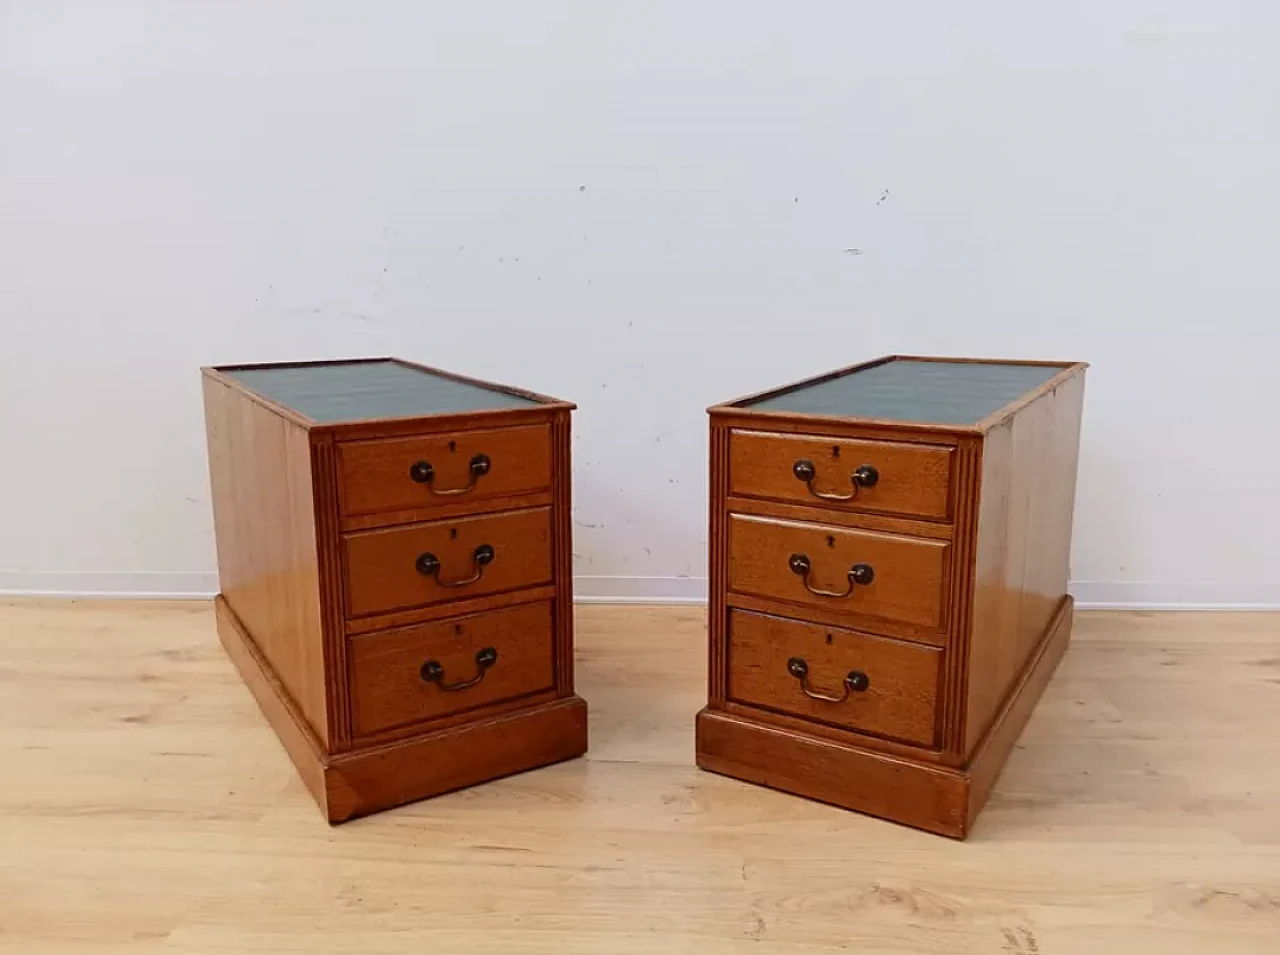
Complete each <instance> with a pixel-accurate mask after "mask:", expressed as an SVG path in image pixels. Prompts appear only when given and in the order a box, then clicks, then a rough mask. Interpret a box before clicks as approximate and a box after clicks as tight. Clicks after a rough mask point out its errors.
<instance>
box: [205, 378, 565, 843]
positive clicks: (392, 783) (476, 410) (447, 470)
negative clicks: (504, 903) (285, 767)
mask: <svg viewBox="0 0 1280 955" xmlns="http://www.w3.org/2000/svg"><path fill="white" fill-rule="evenodd" d="M203 374H204V398H205V415H206V424H207V431H208V444H209V467H210V478H211V483H212V490H213V508H214V525H215V532H216V537H217V550H218V573H219V578H220V581H221V594H220V595H219V597H218V598H217V601H216V609H217V624H218V633H219V636H220V638H221V640H222V642H223V645H224V646H225V647H226V649H227V652H228V653H229V654H230V656H231V658H232V659H233V660H234V661H235V663H236V665H237V666H238V667H239V669H240V672H241V674H242V675H243V677H244V679H245V681H246V682H247V683H248V685H249V687H250V689H251V690H252V691H253V694H254V696H255V697H256V698H257V700H258V703H259V705H260V706H261V708H262V710H263V712H264V713H265V715H266V716H267V718H268V720H269V721H270V723H271V725H272V726H273V727H274V729H275V730H276V732H277V734H278V735H279V736H280V738H281V740H282V742H283V743H284V745H285V748H286V750H287V751H288V753H289V755H290V757H291V758H292V759H293V762H294V764H295V765H296V766H297V768H298V771H299V772H300V773H301V776H302V778H303V780H304V782H305V783H306V785H307V787H308V788H309V789H310V790H311V793H312V794H313V795H314V796H315V798H316V800H317V801H318V802H319V804H320V806H321V808H322V809H323V810H324V812H325V814H326V815H327V817H328V818H329V820H330V821H331V822H341V821H342V820H344V819H348V818H351V817H353V816H357V815H362V814H364V813H368V812H373V811H376V810H379V809H385V808H388V807H390V806H394V805H399V804H402V803H406V802H410V801H412V800H415V799H420V798H423V797H425V796H430V795H434V794H437V793H441V792H445V791H447V790H452V789H457V788H460V787H463V786H468V785H471V784H473V783H477V782H481V781H484V780H488V779H493V778H495V777H498V776H503V775H507V774H510V773H514V772H519V771H521V770H526V769H530V768H533V767H535V766H540V765H544V764H547V763H551V762H555V761H557V760H563V759H568V758H570V757H573V756H578V755H580V754H582V753H583V752H584V751H585V750H586V746H587V723H586V705H585V704H584V703H583V701H582V700H581V699H580V698H579V697H577V696H576V695H575V694H574V688H573V631H572V627H573V616H572V613H573V608H572V580H571V576H570V573H571V572H570V559H571V541H570V514H569V501H570V494H569V491H570V489H569V481H570V470H569V414H570V411H571V410H572V408H573V405H571V404H569V403H567V402H562V401H557V400H555V399H552V398H547V397H544V396H541V395H535V394H531V393H528V392H524V391H518V390H515V389H511V388H506V387H502V386H498V385H493V384H489V383H485V382H478V381H473V380H471V379H466V378H462V377H460V376H456V375H451V374H448V373H445V372H440V371H436V370H434V369H428V368H424V367H422V366H418V365H414V364H411V363H409V362H402V361H399V360H396V359H371V360H359V361H343V362H316V363H309V364H296V365H242V366H234V367H223V368H206V369H204V372H203Z"/></svg>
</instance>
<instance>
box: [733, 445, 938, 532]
mask: <svg viewBox="0 0 1280 955" xmlns="http://www.w3.org/2000/svg"><path fill="white" fill-rule="evenodd" d="M951 458H952V449H951V448H949V447H945V446H940V445H922V444H907V443H899V442H893V441H868V440H863V439H849V438H831V439H825V438H820V437H815V436H809V435H796V434H777V433H769V432H764V431H742V430H735V431H733V432H732V433H731V435H730V438H729V492H730V493H731V494H735V495H742V496H744V497H760V498H766V499H769V500H777V501H782V502H784V503H791V504H807V505H810V506H815V507H822V508H825V509H829V510H832V511H836V512H839V511H846V510H847V511H868V512H872V513H883V514H895V515H898V516H905V517H916V518H920V519H923V520H937V521H943V520H946V519H947V518H948V517H949V516H950V507H951ZM798 461H808V462H811V463H812V464H813V466H814V471H815V473H816V476H815V477H814V479H813V480H812V481H810V482H809V483H808V484H806V483H805V481H803V480H801V479H798V478H797V477H796V475H795V470H794V468H795V464H796V462H798ZM862 466H870V467H873V468H875V469H876V471H877V473H878V475H879V479H878V480H877V481H876V483H875V484H874V485H872V486H870V487H861V486H859V485H858V484H857V483H856V482H854V481H853V478H852V476H853V473H854V471H855V470H857V469H858V468H859V467H862ZM819 494H825V495H835V496H846V497H847V496H850V495H852V497H850V499H849V500H847V501H833V500H831V499H830V497H827V498H822V497H819V496H817V495H819Z"/></svg>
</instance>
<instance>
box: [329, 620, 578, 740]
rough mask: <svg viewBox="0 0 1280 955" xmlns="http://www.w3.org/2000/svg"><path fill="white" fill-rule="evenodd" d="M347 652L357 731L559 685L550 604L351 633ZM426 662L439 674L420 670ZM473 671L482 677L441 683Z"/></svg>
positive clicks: (374, 730) (368, 731)
mask: <svg viewBox="0 0 1280 955" xmlns="http://www.w3.org/2000/svg"><path fill="white" fill-rule="evenodd" d="M485 649H492V650H494V651H495V652H496V654H497V659H496V660H495V662H494V663H493V664H492V665H490V666H489V667H488V668H487V669H479V668H478V664H477V662H476V655H477V654H478V653H480V652H482V651H483V650H485ZM348 657H349V659H350V667H351V710H352V717H353V720H354V725H353V727H352V729H353V731H354V732H355V734H356V735H357V736H365V735H369V734H371V733H377V732H379V731H381V730H386V729H390V728H392V727H396V726H402V725H404V724H406V723H414V722H419V721H422V720H429V719H433V718H438V717H441V716H447V715H449V714H451V713H455V712H458V711H459V710H465V709H471V710H474V709H476V708H477V707H482V706H485V705H487V704H492V703H497V702H499V701H502V700H506V699H509V698H511V697H516V696H524V695H527V694H530V693H536V692H538V691H539V690H546V689H550V688H551V687H552V686H554V685H555V674H554V669H553V666H552V663H553V660H554V652H553V648H552V617H551V604H550V603H548V602H539V603H531V604H520V605H517V606H515V607H507V608H504V609H502V610H492V611H488V612H485V613H479V614H472V615H469V616H465V617H450V618H449V619H447V620H438V621H435V622H433V623H424V624H418V625H417V626H413V627H404V628H401V629H397V630H384V631H380V632H378V633H370V634H365V635H364V636H360V637H354V638H352V640H351V643H350V649H349V652H348ZM428 661H436V662H437V663H439V664H440V665H441V666H442V667H443V669H444V672H443V675H442V676H441V678H440V679H439V680H436V681H427V680H424V678H423V677H422V675H421V669H422V666H423V665H424V664H426V663H427V662H428ZM476 676H479V677H480V680H479V681H478V682H476V683H475V685H473V686H469V687H466V688H463V689H457V690H446V689H444V687H445V686H449V685H451V684H455V683H458V682H460V681H468V680H471V679H473V678H475V677H476Z"/></svg>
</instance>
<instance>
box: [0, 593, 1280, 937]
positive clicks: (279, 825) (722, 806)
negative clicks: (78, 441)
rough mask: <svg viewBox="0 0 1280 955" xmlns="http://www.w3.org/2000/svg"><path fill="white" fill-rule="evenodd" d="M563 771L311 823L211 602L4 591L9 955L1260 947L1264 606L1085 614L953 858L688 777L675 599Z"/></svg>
mask: <svg viewBox="0 0 1280 955" xmlns="http://www.w3.org/2000/svg"><path fill="white" fill-rule="evenodd" d="M577 630H578V644H579V653H578V657H579V659H578V678H579V692H580V693H581V694H582V695H583V696H584V697H585V698H586V699H587V701H588V703H589V704H590V707H591V710H590V718H591V746H592V749H591V752H590V753H589V755H588V757H587V758H586V759H584V760H577V761H574V762H570V763H565V764H561V765H557V766H552V767H548V768H546V769H543V770H538V771H535V772H531V773H527V774H524V775H521V776H516V777H513V778H510V779H504V780H500V781H498V782H495V783H492V784H490V785H485V786H480V787H476V788H474V789H470V790H466V791H463V792H459V793H454V794H451V795H448V796H444V797H441V798H438V799H434V800H429V801H425V802H421V803H417V804H414V805H411V806H407V807H404V808H403V809H399V810H394V811H391V812H387V813H382V814H380V815H377V816H373V817H370V818H367V819H361V820H357V821H355V822H351V823H348V824H347V825H344V826H341V827H338V828H330V827H329V826H328V825H327V824H326V823H325V822H324V821H323V819H322V818H321V815H320V813H319V811H318V810H317V809H316V807H315V805H314V803H313V802H312V801H311V799H310V797H309V796H308V795H307V793H306V792H305V791H304V789H303V786H302V783H301V782H300V780H299V779H298V778H297V776H296V774H295V773H294V771H293V768H292V766H291V764H290V763H289V761H288V759H287V758H286V756H285V754H284V752H283V750H282V749H281V747H280V745H279V743H278V742H277V741H276V739H275V737H274V736H273V735H272V734H271V732H270V730H269V729H268V728H267V725H266V723H265V721H264V720H263V719H262V717H261V715H260V714H259V713H258V711H257V709H256V707H255V705H254V703H253V701H252V698H251V697H250V696H249V693H248V691H247V690H246V689H245V688H244V687H243V686H242V685H241V684H240V682H239V681H238V679H237V678H236V676H235V673H234V671H233V669H232V667H231V664H230V663H229V662H228V661H227V659H226V658H225V656H224V655H223V653H222V650H221V648H220V647H219V646H218V642H217V638H216V636H215V634H214V629H213V618H212V613H211V610H210V609H209V607H208V605H204V604H181V603H167V604H166V603H145V604H139V603H110V602H83V601H76V602H53V601H8V602H0V951H2V952H6V953H7V952H15V953H23V955H28V953H30V955H50V953H58V955H71V953H90V952H92V953H95V955H97V953H108V955H110V953H114V952H117V951H118V952H125V951H128V952H131V953H141V955H150V953H166V955H172V953H200V955H218V953H230V952H262V953H265V952H271V953H282V952H287V953H292V952H297V953H308V955H311V953H315V952H339V951H340V952H362V953H363V952H368V953H387V955H392V953H414V955H419V953H421V952H423V951H435V952H455V951H456V952H467V953H471V955H485V953H490V952H495V953H496V952H502V953H504V955H509V953H511V952H521V953H526V952H527V953H535V955H537V953H548V955H550V953H555V955H565V953H590V955H601V953H604V955H607V953H661V955H676V953H684V952H689V953H694V952H696V953H700V955H720V953H729V952H742V951H751V952H763V953H769V952H777V953H793V952H794V953H799V952H806V953H811V952H839V951H861V952H902V953H907V952H919V953H926V952H928V953H933V952H948V953H993V952H1013V953H1016V955H1064V953H1080V955H1108V953H1125V955H1128V953H1135V952H1137V953H1141V952H1152V953H1156V952H1158V953H1160V955H1183V953H1187V955H1190V953H1210V955H1237V953H1249V955H1255V953H1257V955H1260V953H1264V952H1266V953H1274V952H1275V951H1277V950H1278V949H1277V945H1278V944H1280V942H1278V940H1280V759H1277V755H1278V750H1280V744H1277V742H1276V737H1275V727H1277V726H1280V616H1277V615H1273V614H1208V613H1205V614H1136V613H1134V614H1123V613H1105V614H1100V613H1092V614H1091V613H1079V614H1078V615H1077V623H1076V635H1075V638H1074V641H1073V643H1072V646H1071V649H1070V650H1068V652H1067V655H1066V657H1065V659H1064V660H1063V663H1062V666H1061V667H1060V668H1059V670H1058V673H1057V675H1056V676H1055V677H1054V679H1053V681H1052V682H1051V684H1050V686H1049V689H1048V691H1047V693H1046V695H1045V698H1044V700H1043V701H1042V704H1041V706H1040V707H1039V709H1038V710H1037V712H1036V714H1035V715H1034V716H1033V717H1032V720H1031V723H1030V725H1029V727H1028V729H1027V732H1026V734H1025V735H1024V736H1023V738H1022V740H1021V741H1020V743H1019V745H1018V747H1017V749H1016V750H1015V751H1014V754H1013V756H1012V757H1011V759H1010V762H1009V765H1008V767H1007V769H1006V770H1005V772H1004V773H1003V775H1002V776H1001V777H1000V779H999V780H998V782H997V783H996V787H995V790H994V792H993V795H992V797H991V800H990V802H989V803H988V805H987V808H986V810H985V811H984V812H983V814H982V815H981V816H980V817H979V819H978V823H977V825H976V827H975V829H974V832H973V834H972V835H971V836H970V838H969V841H968V842H965V843H956V842H953V841H951V840H948V839H944V838H940V837H937V836H931V835H927V834H924V833H920V832H915V831H913V830H910V829H906V828H903V827H900V826H895V825H892V824H889V823H884V822H880V821H877V820H874V819H870V818H866V817H863V816H858V815H855V814H852V813H848V812H844V811H841V810H838V809H833V808H830V807H827V806H823V805H819V804H817V803H812V802H808V801H805V800H803V799H798V798H795V797H792V796H787V795H784V794H781V793H775V792H771V791H769V790H766V789H761V788H759V787H755V786H750V785H747V784H744V783H738V782H736V781H734V780H731V779H726V778H723V777H719V776H715V775H712V774H708V773H702V772H699V771H698V770H697V769H695V768H694V765H693V717H694V714H695V713H696V712H697V710H698V709H699V708H700V707H701V705H702V703H703V700H704V682H703V681H704V677H705V670H704V668H705V659H706V653H705V631H704V620H703V614H702V612H701V611H700V610H695V609H676V608H646V607H596V606H592V607H582V608H580V609H579V611H578V628H577Z"/></svg>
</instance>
